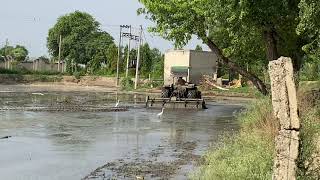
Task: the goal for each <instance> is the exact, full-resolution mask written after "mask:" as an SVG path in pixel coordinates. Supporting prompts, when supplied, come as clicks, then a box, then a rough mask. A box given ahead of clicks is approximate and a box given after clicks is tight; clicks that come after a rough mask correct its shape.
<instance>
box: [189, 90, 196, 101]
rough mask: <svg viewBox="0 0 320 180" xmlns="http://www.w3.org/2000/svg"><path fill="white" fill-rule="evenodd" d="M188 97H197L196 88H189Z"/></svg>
mask: <svg viewBox="0 0 320 180" xmlns="http://www.w3.org/2000/svg"><path fill="white" fill-rule="evenodd" d="M187 98H190V99H196V98H197V91H196V90H189V91H188V94H187Z"/></svg>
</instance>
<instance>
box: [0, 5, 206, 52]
mask: <svg viewBox="0 0 320 180" xmlns="http://www.w3.org/2000/svg"><path fill="white" fill-rule="evenodd" d="M0 2H1V10H0V47H3V46H4V45H5V42H6V39H8V41H9V45H16V44H21V45H24V46H26V47H27V49H28V50H29V56H30V57H38V56H42V55H46V56H49V54H48V50H47V47H46V38H47V35H48V30H49V29H50V28H51V27H53V26H54V24H55V23H56V21H57V18H58V17H60V16H62V15H64V14H67V13H71V12H74V11H76V10H79V11H84V12H87V13H89V14H91V15H92V16H93V17H95V19H96V20H97V21H98V22H100V23H101V29H102V30H105V31H107V32H108V33H110V34H111V35H112V36H113V37H114V39H115V42H116V43H118V39H119V25H120V24H128V25H132V26H133V27H139V25H142V26H143V28H144V29H147V27H150V26H152V22H150V21H149V20H146V19H145V18H144V16H138V15H137V9H138V8H139V7H142V5H141V4H140V3H139V2H138V0H27V1H26V0H10V1H9V0H0ZM145 37H146V41H147V42H148V43H149V44H150V46H151V47H153V48H158V49H160V50H161V51H162V52H164V51H166V50H168V49H172V48H173V43H172V42H169V41H166V40H164V39H163V38H161V37H159V36H157V35H156V34H152V33H149V32H147V30H146V31H145ZM197 44H199V45H201V44H202V43H201V41H199V40H197V39H196V38H194V39H193V40H191V41H190V42H189V44H188V45H187V46H186V47H185V48H186V49H194V48H195V46H196V45H197Z"/></svg>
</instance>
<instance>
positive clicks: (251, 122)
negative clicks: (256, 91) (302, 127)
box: [191, 98, 278, 179]
mask: <svg viewBox="0 0 320 180" xmlns="http://www.w3.org/2000/svg"><path fill="white" fill-rule="evenodd" d="M237 119H238V120H239V121H240V123H241V130H240V133H239V134H237V135H226V136H225V137H223V140H222V142H221V146H219V147H213V150H210V151H209V152H208V153H207V154H206V155H205V156H204V159H205V160H204V164H203V165H202V166H201V167H200V170H199V171H198V172H196V173H195V174H193V175H192V176H191V177H192V179H271V174H272V165H273V156H274V152H273V150H274V137H275V134H276V131H277V128H278V127H277V122H276V120H275V119H274V118H273V116H272V106H271V101H270V100H269V98H263V99H260V100H256V101H255V102H254V103H252V104H251V105H250V106H248V107H247V109H246V110H245V111H243V112H242V113H240V115H238V117H237Z"/></svg>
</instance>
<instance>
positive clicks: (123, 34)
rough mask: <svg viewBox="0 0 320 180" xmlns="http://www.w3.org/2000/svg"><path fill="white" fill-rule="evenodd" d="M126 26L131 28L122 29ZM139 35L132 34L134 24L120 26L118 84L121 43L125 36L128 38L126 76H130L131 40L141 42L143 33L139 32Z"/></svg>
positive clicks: (118, 78)
mask: <svg viewBox="0 0 320 180" xmlns="http://www.w3.org/2000/svg"><path fill="white" fill-rule="evenodd" d="M124 28H126V29H129V32H128V33H126V32H122V30H123V29H124ZM139 34H140V35H139V36H136V35H133V34H132V26H131V25H121V26H120V40H119V47H118V48H119V49H118V60H117V86H119V80H120V77H119V63H120V58H121V45H122V41H123V39H124V38H128V40H129V41H128V51H127V53H128V54H127V62H126V77H128V74H129V61H130V51H131V41H132V40H134V41H138V42H139V43H140V42H141V40H140V39H141V37H142V36H141V33H139ZM139 48H140V44H139Z"/></svg>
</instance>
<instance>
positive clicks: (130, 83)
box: [121, 77, 134, 90]
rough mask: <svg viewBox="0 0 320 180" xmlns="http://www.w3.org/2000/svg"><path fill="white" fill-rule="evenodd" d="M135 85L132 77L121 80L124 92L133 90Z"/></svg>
mask: <svg viewBox="0 0 320 180" xmlns="http://www.w3.org/2000/svg"><path fill="white" fill-rule="evenodd" d="M133 85H134V82H133V81H132V80H131V78H130V77H127V78H123V79H122V80H121V88H122V89H123V90H131V89H133Z"/></svg>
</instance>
